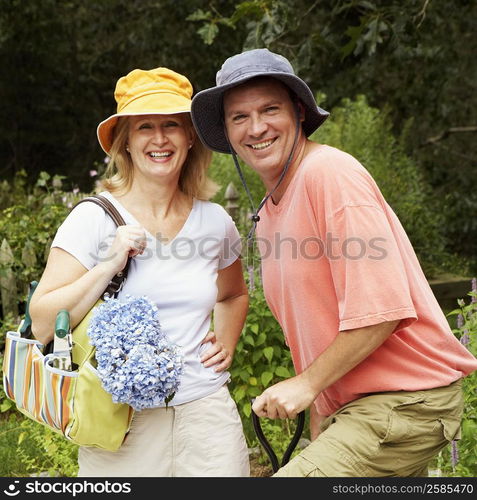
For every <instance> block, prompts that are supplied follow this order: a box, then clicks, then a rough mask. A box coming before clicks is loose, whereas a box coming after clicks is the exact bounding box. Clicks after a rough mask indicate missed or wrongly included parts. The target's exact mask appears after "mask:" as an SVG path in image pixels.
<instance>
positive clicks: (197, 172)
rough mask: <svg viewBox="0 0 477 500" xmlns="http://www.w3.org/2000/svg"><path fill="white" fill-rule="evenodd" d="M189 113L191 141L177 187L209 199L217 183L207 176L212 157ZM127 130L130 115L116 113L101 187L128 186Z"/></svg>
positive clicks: (113, 189)
mask: <svg viewBox="0 0 477 500" xmlns="http://www.w3.org/2000/svg"><path fill="white" fill-rule="evenodd" d="M188 116H189V126H190V127H191V129H192V130H193V132H194V144H193V145H192V147H191V148H190V150H189V154H188V155H187V158H186V161H185V162H184V165H183V166H182V169H181V174H180V177H179V189H180V190H181V191H182V192H183V193H184V194H186V195H188V196H191V197H193V198H197V199H199V200H209V199H210V198H212V196H214V194H215V193H216V192H217V191H218V189H219V186H218V185H217V184H216V183H215V182H214V181H213V180H212V179H210V178H209V177H208V176H207V169H208V168H209V166H210V162H211V160H212V151H210V150H209V149H207V148H206V147H205V146H204V145H203V144H202V142H201V141H200V139H199V138H198V136H197V134H196V132H195V130H194V127H193V125H192V121H191V120H190V114H189V115H188ZM128 134H129V117H128V116H122V117H119V119H118V122H117V124H116V125H115V127H114V131H113V144H112V146H111V150H110V153H109V154H110V156H111V159H110V161H109V163H108V166H107V168H106V171H105V172H104V175H103V177H102V179H101V188H104V189H106V190H107V191H110V192H112V193H114V192H117V191H121V192H125V191H126V192H127V191H129V189H130V188H131V185H132V181H133V175H134V166H133V163H132V161H131V156H130V155H129V154H128V152H127V151H126V145H127V142H128Z"/></svg>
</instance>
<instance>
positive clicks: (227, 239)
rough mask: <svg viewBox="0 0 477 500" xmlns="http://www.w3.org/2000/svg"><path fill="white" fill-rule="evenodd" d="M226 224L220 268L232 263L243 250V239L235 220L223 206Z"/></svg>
mask: <svg viewBox="0 0 477 500" xmlns="http://www.w3.org/2000/svg"><path fill="white" fill-rule="evenodd" d="M222 212H223V220H224V226H225V234H224V239H223V241H222V245H221V248H220V255H219V269H224V268H226V267H228V266H230V265H232V264H233V263H234V262H235V261H236V260H237V259H238V258H239V257H240V254H241V252H242V241H241V239H240V234H239V232H238V230H237V226H236V225H235V222H234V220H233V219H232V217H230V215H229V214H228V213H227V212H226V211H225V210H224V209H223V208H222Z"/></svg>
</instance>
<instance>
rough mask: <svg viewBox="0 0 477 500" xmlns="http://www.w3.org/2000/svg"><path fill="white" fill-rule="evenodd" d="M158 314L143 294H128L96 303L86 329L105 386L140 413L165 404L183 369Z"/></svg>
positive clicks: (115, 397)
mask: <svg viewBox="0 0 477 500" xmlns="http://www.w3.org/2000/svg"><path fill="white" fill-rule="evenodd" d="M158 316H159V310H158V308H157V306H156V305H155V304H154V303H153V302H151V300H149V299H148V298H147V297H146V296H143V297H132V296H130V295H126V296H125V297H124V298H123V299H113V298H111V299H108V300H107V301H105V302H104V303H102V304H101V305H99V306H98V307H97V308H96V309H95V311H94V313H93V316H92V318H91V321H90V324H89V327H88V335H89V337H90V341H91V344H92V345H93V346H95V347H96V361H97V364H98V366H97V370H98V374H99V377H100V379H101V382H102V385H103V388H104V390H106V391H107V392H109V393H110V394H111V395H112V398H113V401H114V402H115V403H127V404H129V405H131V406H132V407H133V408H134V409H135V410H138V411H139V410H142V409H144V408H152V407H155V406H162V405H163V404H164V403H165V404H166V405H167V403H168V402H169V401H170V400H171V399H172V398H173V397H174V394H175V393H176V391H177V389H178V387H179V384H180V375H181V374H182V370H183V359H182V355H181V352H180V349H179V347H178V346H177V345H175V344H172V343H171V342H170V341H169V340H168V338H167V337H166V336H165V334H164V333H163V332H162V330H161V325H160V323H159V319H158Z"/></svg>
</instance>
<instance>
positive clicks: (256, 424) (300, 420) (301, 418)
mask: <svg viewBox="0 0 477 500" xmlns="http://www.w3.org/2000/svg"><path fill="white" fill-rule="evenodd" d="M252 423H253V428H254V430H255V434H256V435H257V437H258V440H259V441H260V444H261V445H262V446H263V448H264V450H265V451H266V453H267V455H268V457H269V458H270V462H271V464H272V469H273V472H277V471H278V469H279V468H280V467H283V466H284V465H286V464H287V463H288V461H289V460H290V457H291V455H292V453H293V450H294V449H295V448H296V445H297V444H298V441H299V440H300V437H301V434H302V432H303V428H304V426H305V411H304V410H303V411H301V412H300V413H299V414H298V416H297V424H296V429H295V433H294V434H293V437H292V439H291V441H290V444H289V445H288V447H287V449H286V451H285V453H284V455H283V458H282V461H281V464H280V465H279V462H278V458H277V455H276V453H275V452H274V451H273V448H272V447H271V445H270V443H269V442H268V440H267V438H266V437H265V435H264V434H263V430H262V426H261V425H260V419H259V417H258V415H257V414H256V413H255V412H254V411H253V410H252Z"/></svg>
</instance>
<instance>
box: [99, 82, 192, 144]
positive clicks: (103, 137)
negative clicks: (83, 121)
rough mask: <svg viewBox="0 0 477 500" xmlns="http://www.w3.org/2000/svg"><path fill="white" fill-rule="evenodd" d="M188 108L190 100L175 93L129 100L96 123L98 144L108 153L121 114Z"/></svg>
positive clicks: (175, 111) (176, 111)
mask: <svg viewBox="0 0 477 500" xmlns="http://www.w3.org/2000/svg"><path fill="white" fill-rule="evenodd" d="M190 109H191V101H190V100H189V99H186V98H185V97H182V96H180V95H177V94H172V93H167V92H160V93H153V94H148V95H143V96H141V97H140V98H138V99H135V100H133V101H131V102H130V103H129V104H128V105H127V106H125V107H124V108H123V109H121V111H120V112H119V113H116V114H114V115H111V116H110V117H108V118H106V120H103V121H102V122H101V123H100V124H99V125H98V128H97V131H96V132H97V136H98V141H99V144H100V145H101V147H102V149H103V151H104V152H105V153H106V154H109V152H110V151H111V146H112V145H113V132H114V127H115V126H116V124H117V123H118V119H119V118H120V117H122V116H141V115H175V114H179V113H190Z"/></svg>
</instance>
